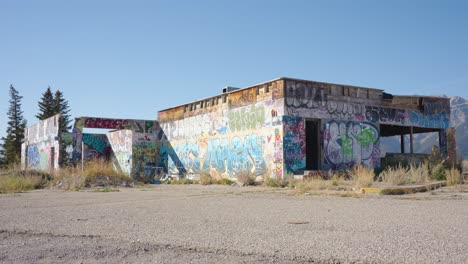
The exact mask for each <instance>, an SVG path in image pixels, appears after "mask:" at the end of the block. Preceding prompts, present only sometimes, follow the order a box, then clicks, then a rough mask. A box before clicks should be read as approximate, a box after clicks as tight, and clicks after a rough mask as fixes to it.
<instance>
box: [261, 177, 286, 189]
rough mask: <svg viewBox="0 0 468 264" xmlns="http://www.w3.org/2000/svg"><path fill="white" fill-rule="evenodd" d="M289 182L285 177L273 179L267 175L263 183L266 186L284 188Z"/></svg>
mask: <svg viewBox="0 0 468 264" xmlns="http://www.w3.org/2000/svg"><path fill="white" fill-rule="evenodd" d="M289 182H290V181H289V180H288V179H285V178H281V179H275V178H272V177H269V176H267V177H266V179H265V182H264V184H265V185H266V186H268V187H274V188H284V187H286V186H288V185H289Z"/></svg>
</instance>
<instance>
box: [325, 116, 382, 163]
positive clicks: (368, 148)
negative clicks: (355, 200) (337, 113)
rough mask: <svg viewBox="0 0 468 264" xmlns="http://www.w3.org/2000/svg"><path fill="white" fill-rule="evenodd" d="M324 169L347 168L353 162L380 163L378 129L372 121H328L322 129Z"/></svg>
mask: <svg viewBox="0 0 468 264" xmlns="http://www.w3.org/2000/svg"><path fill="white" fill-rule="evenodd" d="M323 152H324V159H325V160H324V163H325V164H324V169H325V170H327V169H333V170H340V169H348V168H350V167H352V166H353V165H354V164H363V165H365V166H368V167H371V168H374V167H378V166H379V165H380V146H379V130H378V128H377V127H376V126H375V125H373V124H372V123H368V122H353V121H329V122H327V123H326V124H325V130H324V149H323Z"/></svg>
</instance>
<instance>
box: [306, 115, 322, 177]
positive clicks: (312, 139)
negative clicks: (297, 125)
mask: <svg viewBox="0 0 468 264" xmlns="http://www.w3.org/2000/svg"><path fill="white" fill-rule="evenodd" d="M305 129H306V131H305V132H306V170H318V169H320V121H319V120H306V127H305Z"/></svg>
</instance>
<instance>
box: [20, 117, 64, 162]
mask: <svg viewBox="0 0 468 264" xmlns="http://www.w3.org/2000/svg"><path fill="white" fill-rule="evenodd" d="M59 121H60V115H55V116H53V117H50V118H48V119H45V120H43V121H40V122H38V123H37V124H34V125H33V126H31V127H28V128H27V129H26V130H25V141H24V143H23V145H22V154H21V157H22V158H21V161H22V164H21V167H22V168H25V169H26V168H28V169H34V170H43V171H48V170H50V169H55V168H58V167H59V155H60V154H59V150H60V144H59V132H58V131H59Z"/></svg>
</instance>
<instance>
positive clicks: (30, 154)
mask: <svg viewBox="0 0 468 264" xmlns="http://www.w3.org/2000/svg"><path fill="white" fill-rule="evenodd" d="M27 148H28V149H27V161H28V163H27V164H28V167H29V168H35V169H37V168H40V163H41V156H40V153H39V148H38V147H37V145H29V146H28V147H27Z"/></svg>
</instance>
